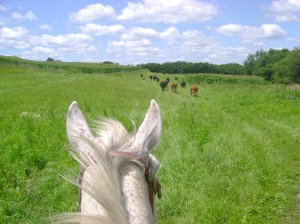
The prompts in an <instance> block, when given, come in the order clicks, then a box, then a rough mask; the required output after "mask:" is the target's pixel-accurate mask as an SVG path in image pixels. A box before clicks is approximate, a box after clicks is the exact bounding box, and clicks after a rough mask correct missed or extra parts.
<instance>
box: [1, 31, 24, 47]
mask: <svg viewBox="0 0 300 224" xmlns="http://www.w3.org/2000/svg"><path fill="white" fill-rule="evenodd" d="M27 33H28V30H27V29H26V28H24V27H21V26H17V27H13V28H9V27H2V28H0V46H1V47H0V48H1V49H4V48H12V49H25V48H28V47H29V46H30V45H29V43H27V42H26V41H24V40H23V39H25V37H26V35H27Z"/></svg>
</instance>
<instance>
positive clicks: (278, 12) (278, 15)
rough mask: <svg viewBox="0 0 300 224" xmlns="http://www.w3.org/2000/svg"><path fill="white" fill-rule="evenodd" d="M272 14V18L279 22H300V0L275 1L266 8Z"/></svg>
mask: <svg viewBox="0 0 300 224" xmlns="http://www.w3.org/2000/svg"><path fill="white" fill-rule="evenodd" d="M266 8H267V9H268V10H270V11H271V12H272V16H273V17H274V18H275V20H276V21H277V22H295V21H298V22H299V21H300V18H299V16H298V15H297V14H299V13H300V1H299V0H278V1H273V2H272V3H271V5H270V6H269V7H266Z"/></svg>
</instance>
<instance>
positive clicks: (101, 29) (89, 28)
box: [80, 23, 126, 36]
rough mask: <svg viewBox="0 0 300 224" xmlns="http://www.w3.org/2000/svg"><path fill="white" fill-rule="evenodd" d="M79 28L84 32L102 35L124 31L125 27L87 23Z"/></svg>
mask: <svg viewBox="0 0 300 224" xmlns="http://www.w3.org/2000/svg"><path fill="white" fill-rule="evenodd" d="M80 30H81V31H82V32H84V33H88V34H91V35H95V36H102V35H116V34H120V33H123V32H125V31H126V28H125V27H124V26H123V25H112V26H103V25H98V24H92V23H88V24H86V25H85V26H81V27H80Z"/></svg>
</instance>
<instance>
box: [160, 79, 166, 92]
mask: <svg viewBox="0 0 300 224" xmlns="http://www.w3.org/2000/svg"><path fill="white" fill-rule="evenodd" d="M159 86H160V88H161V90H162V91H164V90H165V88H166V83H165V82H164V81H161V82H160V83H159Z"/></svg>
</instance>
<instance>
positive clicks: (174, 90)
mask: <svg viewBox="0 0 300 224" xmlns="http://www.w3.org/2000/svg"><path fill="white" fill-rule="evenodd" d="M171 87H172V91H173V93H176V90H177V82H173V83H172V85H171Z"/></svg>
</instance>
